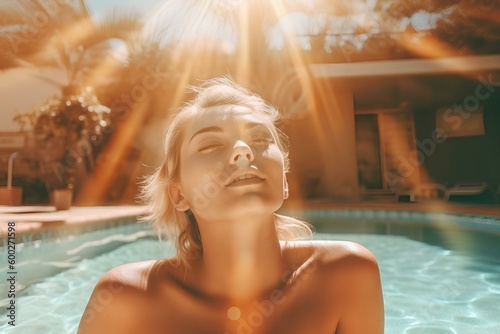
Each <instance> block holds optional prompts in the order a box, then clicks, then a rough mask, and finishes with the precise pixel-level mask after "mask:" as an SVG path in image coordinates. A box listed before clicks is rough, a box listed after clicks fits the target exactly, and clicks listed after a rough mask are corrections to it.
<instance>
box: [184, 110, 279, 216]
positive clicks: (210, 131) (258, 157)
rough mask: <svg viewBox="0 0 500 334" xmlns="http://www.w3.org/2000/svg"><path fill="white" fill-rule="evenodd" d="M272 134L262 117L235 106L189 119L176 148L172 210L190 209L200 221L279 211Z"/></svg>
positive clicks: (270, 127)
mask: <svg viewBox="0 0 500 334" xmlns="http://www.w3.org/2000/svg"><path fill="white" fill-rule="evenodd" d="M271 129H274V128H273V125H272V124H271V123H270V121H269V120H268V119H267V118H266V117H265V116H264V115H262V114H260V113H258V112H255V111H253V110H251V109H249V108H247V107H243V106H237V105H222V106H214V107H210V108H206V109H203V110H201V111H199V112H198V113H197V114H196V115H195V116H194V117H191V119H190V120H188V121H187V123H186V126H185V128H184V134H183V135H184V136H183V139H182V145H181V148H180V181H179V184H178V194H177V199H176V200H174V202H175V201H177V203H180V204H181V205H180V206H178V207H177V208H178V209H180V210H183V211H184V210H187V209H190V210H191V211H192V212H193V213H194V214H195V216H196V218H197V220H199V221H200V220H205V221H217V220H231V219H237V218H238V217H246V216H248V215H249V214H252V215H255V214H259V213H261V214H265V213H273V212H275V211H276V210H277V209H279V207H280V206H281V205H282V203H283V194H284V187H287V184H286V181H285V176H284V171H283V155H282V152H281V151H280V149H279V147H278V145H277V142H276V140H277V138H275V135H274V134H273V132H272V131H271ZM174 197H176V196H174Z"/></svg>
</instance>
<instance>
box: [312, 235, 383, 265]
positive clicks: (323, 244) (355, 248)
mask: <svg viewBox="0 0 500 334" xmlns="http://www.w3.org/2000/svg"><path fill="white" fill-rule="evenodd" d="M313 247H314V250H315V252H314V254H315V256H316V258H317V260H318V261H319V262H320V263H321V264H324V265H335V264H345V265H351V264H358V265H361V266H368V267H370V266H377V259H376V258H375V256H374V255H373V253H372V252H371V251H370V250H368V249H367V248H366V247H364V246H363V245H360V244H358V243H355V242H351V241H331V240H315V241H313Z"/></svg>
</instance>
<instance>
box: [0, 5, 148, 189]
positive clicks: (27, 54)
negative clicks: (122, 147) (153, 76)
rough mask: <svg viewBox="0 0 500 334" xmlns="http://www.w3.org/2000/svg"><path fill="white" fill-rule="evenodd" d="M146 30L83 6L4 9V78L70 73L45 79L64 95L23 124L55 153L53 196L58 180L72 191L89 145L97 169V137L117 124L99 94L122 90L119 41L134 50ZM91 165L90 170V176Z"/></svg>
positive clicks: (131, 18) (135, 18)
mask: <svg viewBox="0 0 500 334" xmlns="http://www.w3.org/2000/svg"><path fill="white" fill-rule="evenodd" d="M141 28H142V21H141V17H140V16H139V15H138V14H137V13H125V12H122V13H117V12H111V13H109V14H108V15H107V16H104V17H103V18H102V19H100V20H96V19H95V18H94V17H93V16H92V15H91V14H90V13H89V10H88V6H87V4H86V2H85V1H84V0H78V1H77V0H72V1H65V2H63V3H61V2H58V1H52V2H44V1H39V0H22V1H15V2H14V1H11V2H3V3H2V4H1V5H0V47H1V50H2V51H1V52H0V70H7V69H14V68H20V67H31V68H53V69H59V70H61V71H62V72H63V73H64V79H63V80H61V81H54V80H52V79H50V78H47V77H43V78H42V79H44V80H45V81H47V82H49V83H51V84H53V85H55V86H57V87H59V89H60V94H58V95H57V96H54V97H50V98H49V99H48V100H47V101H45V102H43V103H42V104H41V105H40V106H39V108H35V109H34V110H31V111H29V112H27V113H24V114H20V115H18V116H17V117H16V120H17V121H18V122H19V123H20V124H21V125H22V124H25V123H26V122H29V123H31V125H32V126H33V129H34V132H35V136H36V137H37V138H38V139H40V140H37V141H36V143H37V145H38V146H39V147H37V150H36V151H38V152H40V151H44V152H46V153H47V152H48V153H47V154H46V158H47V159H48V158H50V159H51V160H52V161H51V162H50V166H51V167H53V168H49V170H50V172H51V173H50V175H49V180H50V181H49V182H48V183H52V186H48V188H49V189H50V188H53V184H54V183H57V181H58V180H59V181H60V182H62V183H63V186H67V184H68V183H69V182H70V180H71V179H73V178H74V173H75V171H76V169H77V168H79V169H81V166H83V165H82V164H81V162H82V161H83V160H84V159H82V157H81V154H75V152H76V151H77V150H76V148H77V147H76V146H77V145H80V146H81V145H82V141H83V142H86V143H87V144H86V147H87V148H89V149H85V150H84V155H85V157H84V158H85V159H87V160H90V161H92V159H93V155H94V152H92V151H93V150H94V149H95V148H97V146H98V142H97V141H96V140H92V138H91V137H92V136H94V137H95V136H96V133H97V134H99V135H100V134H102V132H103V129H105V128H106V127H109V126H110V125H111V123H112V120H113V113H110V110H109V108H107V107H105V106H104V105H102V103H100V102H99V99H98V98H97V95H100V94H101V92H97V91H96V90H98V88H99V87H100V86H101V85H102V84H103V82H106V84H109V81H110V80H111V81H113V80H114V82H115V83H116V82H119V78H116V77H115V76H113V75H112V74H113V73H114V72H115V71H117V70H118V69H120V68H121V67H123V64H121V63H120V62H119V61H117V60H116V58H115V57H114V56H113V52H114V49H115V47H114V45H116V42H115V41H122V43H124V44H126V43H129V41H131V40H132V38H133V37H132V36H133V35H134V34H135V33H137V32H138V31H140V29H141ZM113 42H114V44H113ZM96 88H97V89H96ZM104 117H106V118H104ZM90 143H93V144H94V145H91V144H90ZM100 143H101V141H99V144H100ZM47 145H56V146H57V147H59V146H61V149H54V147H52V148H50V147H48V146H47ZM80 146H79V147H80ZM84 146H85V145H84ZM91 165H92V164H88V163H87V164H86V165H85V166H86V168H85V170H86V172H85V173H87V172H89V171H90V168H91V167H92V166H91ZM75 181H78V180H75ZM77 183H78V182H77Z"/></svg>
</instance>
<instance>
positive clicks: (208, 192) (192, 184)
mask: <svg viewBox="0 0 500 334" xmlns="http://www.w3.org/2000/svg"><path fill="white" fill-rule="evenodd" d="M184 166H185V167H184V168H183V169H182V172H181V175H180V179H181V187H182V190H183V193H184V196H185V197H187V198H188V200H190V201H191V203H192V204H193V203H195V202H205V201H206V200H209V199H211V198H214V197H216V196H217V195H218V194H219V193H220V191H221V190H222V188H223V187H224V182H225V181H226V179H227V178H228V177H229V174H228V173H227V172H226V171H225V170H224V167H225V165H224V163H223V162H222V161H221V159H217V158H214V159H203V160H201V159H187V160H185V165H184ZM202 199H203V201H202ZM198 204H199V203H198ZM198 206H199V205H198Z"/></svg>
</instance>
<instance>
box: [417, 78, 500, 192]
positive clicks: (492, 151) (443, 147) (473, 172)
mask: <svg viewBox="0 0 500 334" xmlns="http://www.w3.org/2000/svg"><path fill="white" fill-rule="evenodd" d="M472 92H474V90H473V91H472ZM464 101H465V100H464V99H462V100H460V99H457V100H456V101H455V102H454V103H457V104H458V105H460V104H463V103H464ZM454 103H450V104H448V105H444V106H443V104H441V103H434V104H429V105H428V106H426V107H423V106H421V107H419V108H417V109H416V110H414V120H415V131H416V137H417V141H418V143H420V147H418V150H419V151H420V152H421V153H422V155H421V156H423V157H424V159H423V163H422V167H423V170H424V171H425V172H426V173H427V177H428V179H427V181H429V182H436V183H442V184H444V185H446V186H452V185H454V184H455V183H458V182H464V181H481V182H487V183H488V184H489V185H490V186H491V187H492V188H493V189H497V187H498V186H499V184H500V87H496V91H495V92H494V93H493V94H491V96H490V97H489V98H488V99H486V100H484V101H482V103H481V104H482V106H483V110H484V112H483V117H484V127H485V134H484V135H481V136H468V137H448V138H443V139H438V140H437V141H436V140H433V138H432V132H433V131H434V130H435V128H436V109H437V108H440V107H448V106H452V105H453V104H454ZM463 122H467V119H465V118H464V119H463Z"/></svg>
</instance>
